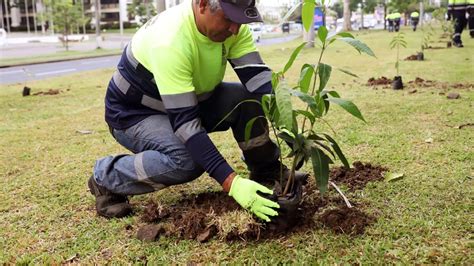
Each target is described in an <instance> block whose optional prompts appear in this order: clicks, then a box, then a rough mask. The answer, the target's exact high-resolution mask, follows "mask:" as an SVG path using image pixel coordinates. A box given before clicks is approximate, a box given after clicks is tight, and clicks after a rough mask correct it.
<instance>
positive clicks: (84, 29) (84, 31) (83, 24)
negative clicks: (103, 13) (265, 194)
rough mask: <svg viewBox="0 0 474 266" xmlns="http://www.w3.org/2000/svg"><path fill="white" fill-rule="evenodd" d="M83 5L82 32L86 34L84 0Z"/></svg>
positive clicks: (82, 0)
mask: <svg viewBox="0 0 474 266" xmlns="http://www.w3.org/2000/svg"><path fill="white" fill-rule="evenodd" d="M81 7H82V10H81V12H82V33H83V34H86V22H85V19H84V0H81Z"/></svg>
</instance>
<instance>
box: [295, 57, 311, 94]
mask: <svg viewBox="0 0 474 266" xmlns="http://www.w3.org/2000/svg"><path fill="white" fill-rule="evenodd" d="M313 74H314V65H310V64H304V65H303V67H302V68H301V72H300V80H299V81H298V84H299V87H300V90H301V91H302V92H304V93H308V91H309V86H310V85H311V78H312V77H313Z"/></svg>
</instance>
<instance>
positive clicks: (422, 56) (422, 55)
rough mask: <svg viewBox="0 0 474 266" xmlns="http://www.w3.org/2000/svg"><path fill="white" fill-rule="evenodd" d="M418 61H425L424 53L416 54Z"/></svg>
mask: <svg viewBox="0 0 474 266" xmlns="http://www.w3.org/2000/svg"><path fill="white" fill-rule="evenodd" d="M416 60H418V61H423V60H425V54H423V52H419V53H417V54H416Z"/></svg>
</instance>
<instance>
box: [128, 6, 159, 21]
mask: <svg viewBox="0 0 474 266" xmlns="http://www.w3.org/2000/svg"><path fill="white" fill-rule="evenodd" d="M127 11H128V14H129V15H130V16H132V17H135V21H136V22H137V24H138V25H139V26H141V25H143V24H145V23H146V22H147V21H148V20H149V19H151V18H152V17H154V16H155V15H156V14H157V12H156V9H155V7H154V6H153V3H152V2H151V1H150V0H145V1H140V0H133V2H132V3H131V4H130V5H129V6H128V7H127Z"/></svg>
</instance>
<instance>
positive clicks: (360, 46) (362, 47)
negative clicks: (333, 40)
mask: <svg viewBox="0 0 474 266" xmlns="http://www.w3.org/2000/svg"><path fill="white" fill-rule="evenodd" d="M338 40H341V41H343V42H345V43H348V44H350V45H351V46H352V47H354V48H355V49H356V50H357V51H358V52H359V53H366V54H368V55H370V56H373V57H375V54H374V52H372V50H371V49H370V48H369V46H367V45H366V44H365V43H363V42H361V41H359V40H357V39H353V38H348V37H344V38H339V39H338Z"/></svg>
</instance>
